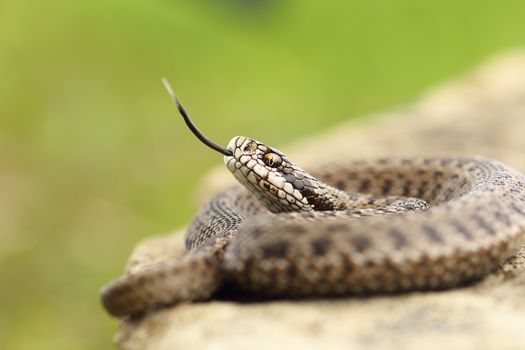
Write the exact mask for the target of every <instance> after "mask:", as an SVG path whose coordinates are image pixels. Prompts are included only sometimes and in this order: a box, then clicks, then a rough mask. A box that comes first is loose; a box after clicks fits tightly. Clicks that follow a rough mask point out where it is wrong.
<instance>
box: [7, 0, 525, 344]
mask: <svg viewBox="0 0 525 350" xmlns="http://www.w3.org/2000/svg"><path fill="white" fill-rule="evenodd" d="M524 11H525V3H524V2H522V1H518V0H515V1H510V0H502V1H497V2H496V1H483V0H477V1H474V0H468V1H452V0H442V1H430V2H428V1H426V2H424V1H419V0H398V1H388V0H375V1H364V0H361V1H357V0H353V1H312V0H301V1H299V0H282V1H276V0H273V1H272V0H251V1H249V0H222V1H203V0H197V1H183V0H149V1H146V0H127V1H123V0H112V1H102V0H91V1H87V0H84V1H65V0H48V1H36V0H3V1H1V2H0V75H1V77H0V118H1V119H0V120H1V124H0V225H1V226H0V300H1V311H0V348H2V349H54V350H56V349H84V348H85V349H94V348H97V349H101V348H107V349H109V348H112V345H111V337H112V335H113V333H114V331H115V329H116V327H117V323H116V322H115V320H113V319H111V318H109V317H108V316H107V315H106V314H105V312H104V311H103V310H102V309H101V307H100V305H99V302H98V289H99V287H100V286H101V285H102V284H103V283H105V282H106V281H108V280H109V279H110V278H112V277H115V276H116V275H118V274H119V273H120V271H121V269H122V266H123V264H124V262H125V260H126V258H127V256H128V254H129V253H130V251H131V249H132V247H133V245H134V244H135V243H136V242H137V241H138V240H139V239H140V238H142V237H145V236H147V235H149V234H152V233H155V232H166V231H169V230H171V229H173V228H175V227H177V226H181V225H183V224H185V223H187V222H188V220H190V218H191V216H192V214H193V213H194V211H195V204H194V203H193V202H192V200H191V199H192V194H193V192H194V190H195V187H196V186H197V183H198V181H199V178H200V176H201V175H202V174H203V173H204V172H205V171H206V169H207V168H209V167H211V166H213V165H218V164H221V162H222V159H221V157H219V156H218V155H217V154H216V153H215V152H212V151H210V150H209V149H206V148H204V147H203V146H202V145H200V144H199V143H198V142H197V141H196V140H195V138H194V137H193V136H192V135H191V134H190V133H189V132H188V130H187V129H186V127H185V126H184V125H183V123H182V122H181V120H179V116H178V115H177V113H176V110H175V108H174V106H173V105H172V103H171V101H170V99H169V97H168V95H167V94H166V92H165V91H164V90H163V87H162V85H161V83H160V77H161V76H167V77H168V78H170V80H171V83H172V84H173V85H174V86H175V88H176V90H177V91H178V93H179V95H180V97H181V98H182V100H183V101H184V103H185V105H186V107H187V108H188V110H189V111H190V113H191V114H192V115H193V117H194V119H195V121H196V122H197V124H198V125H199V127H200V128H201V129H202V130H204V131H205V132H206V133H207V134H208V135H209V136H210V137H211V138H212V139H214V140H216V141H217V142H218V143H222V144H225V143H226V142H227V141H228V140H229V138H230V137H231V136H234V135H237V134H242V135H250V136H253V137H255V138H258V139H260V140H264V141H266V142H268V143H270V144H272V145H277V146H279V145H281V144H285V143H286V142H287V141H288V140H290V139H294V138H296V137H299V136H305V135H308V134H313V133H315V132H317V131H318V130H319V129H322V128H326V127H329V126H331V125H335V124H336V123H337V122H339V121H341V120H344V119H347V118H351V117H353V116H357V115H360V114H364V113H367V112H371V111H374V110H378V109H381V108H385V107H387V106H391V105H396V104H401V103H405V102H408V101H410V100H411V99H413V98H415V96H417V95H418V94H419V93H420V92H421V91H423V90H424V89H425V88H427V87H428V86H431V85H433V84H436V83H438V82H440V81H443V80H445V79H447V78H449V77H451V76H455V75H457V74H459V73H461V72H462V71H464V70H466V69H469V68H470V67H472V66H473V65H474V64H476V63H478V62H480V61H482V60H483V59H485V57H486V56H488V55H489V54H491V53H493V52H496V51H499V50H501V49H504V48H508V47H513V46H519V45H523V44H524V39H525V26H524V25H523V23H524V22H523V15H524Z"/></svg>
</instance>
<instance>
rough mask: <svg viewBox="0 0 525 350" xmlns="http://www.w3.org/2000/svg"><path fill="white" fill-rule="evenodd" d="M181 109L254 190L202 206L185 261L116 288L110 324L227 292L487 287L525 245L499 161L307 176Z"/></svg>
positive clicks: (520, 197) (271, 152) (523, 213)
mask: <svg viewBox="0 0 525 350" xmlns="http://www.w3.org/2000/svg"><path fill="white" fill-rule="evenodd" d="M170 92H171V93H172V91H171V90H170ZM172 94H173V93H172ZM173 97H174V95H173ZM174 99H175V101H176V102H177V106H178V109H179V111H180V112H181V114H182V115H183V117H184V118H185V121H186V123H187V124H188V126H190V128H191V130H192V131H193V132H194V133H195V134H196V135H197V137H199V139H200V140H201V141H203V142H204V143H205V144H207V145H208V146H210V147H212V148H213V149H215V150H217V151H219V152H221V153H223V154H224V155H225V156H224V161H225V164H226V165H227V167H228V169H229V170H230V171H231V172H232V173H233V175H234V176H235V177H236V178H237V179H238V180H239V182H240V183H241V184H243V185H244V187H242V186H239V185H237V186H234V187H232V188H230V189H228V190H226V191H224V192H221V193H219V194H217V195H215V196H214V197H213V198H212V199H210V200H209V201H208V202H207V203H206V204H205V205H204V206H203V207H202V209H201V210H200V211H199V213H198V214H197V216H196V217H195V219H194V220H193V222H192V223H191V225H190V227H189V229H188V231H187V235H186V247H187V250H188V252H187V254H185V255H184V256H181V257H175V258H172V259H170V260H168V261H164V262H159V263H156V264H153V265H151V266H148V267H147V268H144V269H142V270H139V271H136V272H133V273H129V274H127V275H124V276H122V277H120V278H118V279H116V280H115V281H113V282H111V283H109V284H108V285H106V286H105V287H104V288H103V290H102V302H103V304H104V306H105V307H106V309H107V310H108V311H109V312H110V313H111V314H112V315H115V316H124V315H128V314H136V313H139V312H142V311H145V310H147V309H149V308H151V307H155V306H161V305H168V304H173V303H176V302H180V301H186V300H202V299H206V298H210V297H211V296H212V295H213V294H215V293H216V292H217V291H219V290H221V288H223V287H224V286H226V285H233V286H235V287H236V288H238V289H240V290H243V291H246V292H249V293H252V294H256V295H262V296H272V297H279V296H285V297H308V296H323V295H347V294H348V295H351V294H373V293H392V292H401V291H410V290H435V289H444V288H450V287H454V286H459V285H462V284H465V283H468V282H470V281H474V280H476V279H479V278H480V277H482V276H483V275H485V274H487V273H488V272H490V271H491V270H492V269H494V268H496V267H497V266H498V264H500V263H502V262H503V261H505V259H507V258H509V257H510V256H512V255H513V254H515V252H516V251H517V250H518V249H519V248H520V247H521V245H523V244H524V243H525V177H524V176H523V175H522V174H520V173H519V172H517V171H515V170H513V169H510V168H509V167H507V166H505V165H503V164H501V163H499V162H496V161H492V160H488V159H483V158H478V157H473V158H455V157H443V158H440V157H431V158H397V159H378V160H364V161H348V162H340V163H338V164H330V165H327V166H319V167H318V168H317V169H311V171H310V172H306V171H304V170H302V169H300V168H299V167H297V166H296V165H294V164H293V163H292V162H290V160H288V158H287V157H286V156H285V155H283V154H282V153H281V152H279V151H278V150H276V149H274V148H271V147H268V146H266V145H264V144H262V143H260V142H258V141H255V140H253V139H250V138H245V137H235V138H233V139H232V140H231V141H230V143H229V145H228V147H227V148H226V149H225V148H222V147H221V146H218V145H216V144H215V143H213V142H211V141H210V140H208V139H207V138H205V137H204V136H203V135H202V134H201V133H200V132H199V131H198V130H197V129H196V128H195V127H194V126H193V124H192V123H191V121H190V119H189V117H188V115H187V113H186V111H185V110H184V108H183V107H182V106H181V105H180V103H179V102H178V100H177V99H176V98H175V97H174Z"/></svg>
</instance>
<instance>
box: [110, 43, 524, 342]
mask: <svg viewBox="0 0 525 350" xmlns="http://www.w3.org/2000/svg"><path fill="white" fill-rule="evenodd" d="M332 150H345V151H344V152H341V151H337V152H334V151H332ZM283 151H284V152H285V153H287V154H288V155H289V157H290V158H291V159H294V161H295V162H297V163H298V164H301V165H302V166H304V167H308V165H312V164H315V163H316V161H317V160H318V159H323V161H329V160H330V159H334V158H335V157H340V156H341V154H342V153H344V154H345V156H347V157H349V158H350V157H352V158H358V157H376V156H383V157H384V156H388V155H451V154H466V155H482V156H486V157H490V158H494V159H499V160H501V161H503V162H505V163H507V164H509V165H511V166H513V167H515V168H517V169H520V170H521V171H523V172H525V156H524V153H525V52H513V53H509V54H506V55H504V56H501V57H498V58H496V59H494V60H492V61H490V62H489V63H487V64H485V65H483V66H482V67H480V68H479V69H477V70H476V71H474V72H472V73H471V74H468V75H467V76H466V77H464V78H461V79H459V80H456V81H453V82H451V83H448V84H446V85H444V86H442V87H439V88H437V89H434V90H432V91H430V92H429V93H427V94H426V96H424V97H423V98H421V99H420V101H419V102H416V103H414V104H412V105H410V106H406V107H402V108H398V109H395V110H393V111H389V112H386V113H381V114H378V115H375V116H371V117H370V118H368V119H366V122H363V121H351V122H348V123H345V124H343V125H341V126H339V127H337V128H335V129H333V130H330V131H328V132H326V133H324V134H322V135H319V136H318V137H315V138H311V139H308V140H304V141H299V142H296V143H295V144H293V145H290V146H289V147H287V148H286V147H283ZM233 181H234V180H233V177H232V176H230V174H229V173H227V172H226V171H225V170H224V169H223V168H221V169H220V170H216V171H213V172H212V173H211V174H210V175H209V176H208V177H207V179H206V181H205V182H204V184H203V186H202V190H201V199H202V200H203V199H204V198H207V197H209V195H210V194H211V193H214V192H216V191H218V190H220V189H221V188H224V186H226V185H227V184H229V183H231V182H233ZM182 250H183V248H182V235H181V234H180V232H177V233H173V234H171V235H167V236H159V237H154V238H150V239H148V240H146V241H144V242H142V243H140V244H139V246H138V247H137V248H136V250H135V252H134V253H133V255H132V257H131V258H130V262H129V263H128V269H131V270H133V269H138V268H142V267H144V266H145V265H147V264H150V263H153V262H155V261H158V260H162V259H165V258H167V257H170V256H173V255H174V254H177V253H178V252H181V251H182ZM524 329H525V249H522V250H521V251H520V253H519V254H518V255H517V256H516V257H514V258H512V259H511V260H509V261H508V262H507V263H505V264H503V265H502V266H501V267H500V268H499V269H497V270H496V271H494V272H493V273H492V274H491V275H489V276H488V277H487V278H485V279H484V280H483V281H481V282H480V283H477V284H475V285H472V286H469V287H465V288H461V289H455V290H450V291H442V292H428V293H408V294H401V295H396V296H382V297H370V298H342V299H320V300H306V301H282V300H281V301H269V302H232V301H210V302H205V303H194V304H190V303H188V304H182V305H176V306H173V307H170V308H163V309H160V310H158V311H156V312H151V313H149V314H147V315H145V316H143V317H141V318H138V319H124V320H123V321H122V323H121V326H120V330H119V332H118V334H117V337H116V341H117V343H118V346H119V347H120V348H121V349H127V350H132V349H179V348H184V349H228V350H235V349H254V350H256V349H270V348H271V349H321V348H322V349H370V348H373V349H393V348H395V349H467V350H468V349H477V350H479V349H525V333H524V332H525V331H524Z"/></svg>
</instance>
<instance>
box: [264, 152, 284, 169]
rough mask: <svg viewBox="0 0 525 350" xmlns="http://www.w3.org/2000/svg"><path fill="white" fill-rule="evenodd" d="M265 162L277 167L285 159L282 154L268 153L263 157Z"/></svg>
mask: <svg viewBox="0 0 525 350" xmlns="http://www.w3.org/2000/svg"><path fill="white" fill-rule="evenodd" d="M263 161H264V164H266V165H267V166H269V167H272V168H277V167H278V166H280V165H281V163H282V162H283V159H282V158H281V156H280V155H278V154H276V153H266V154H265V155H264V157H263Z"/></svg>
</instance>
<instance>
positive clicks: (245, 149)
mask: <svg viewBox="0 0 525 350" xmlns="http://www.w3.org/2000/svg"><path fill="white" fill-rule="evenodd" d="M256 148H257V144H256V143H255V142H253V141H250V142H248V143H247V144H245V145H244V146H243V147H242V151H243V152H244V153H246V152H253V151H255V149H256Z"/></svg>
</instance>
